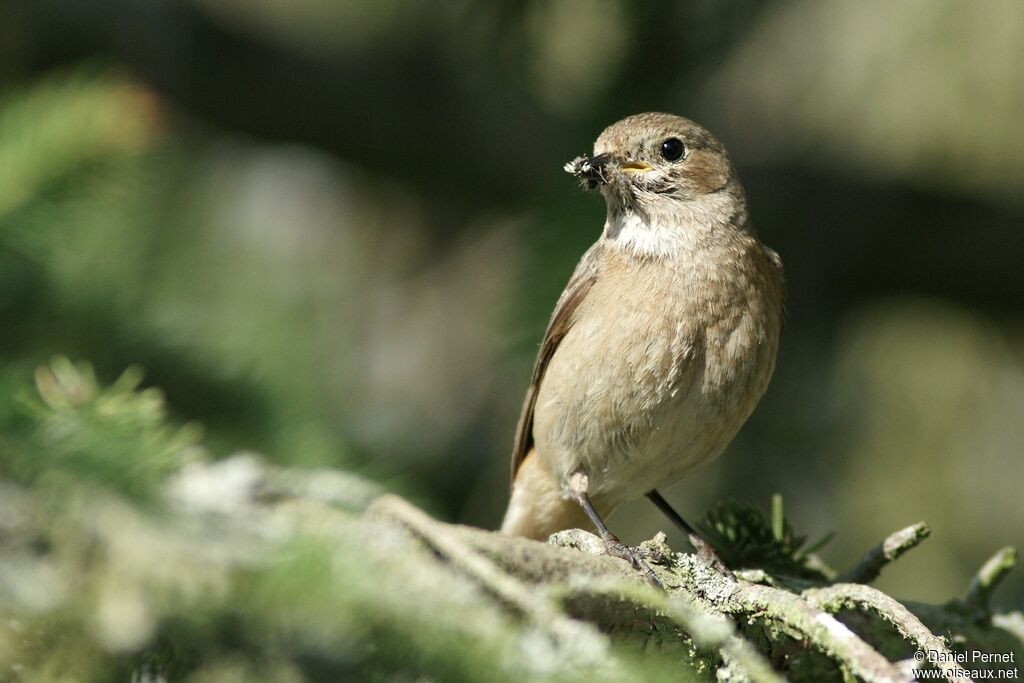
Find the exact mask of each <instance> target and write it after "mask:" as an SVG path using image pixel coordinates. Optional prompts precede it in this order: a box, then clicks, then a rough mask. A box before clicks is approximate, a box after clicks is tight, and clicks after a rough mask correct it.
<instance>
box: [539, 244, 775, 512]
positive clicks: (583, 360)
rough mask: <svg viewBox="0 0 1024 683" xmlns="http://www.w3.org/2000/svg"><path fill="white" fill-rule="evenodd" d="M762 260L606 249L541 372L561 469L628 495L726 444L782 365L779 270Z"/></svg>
mask: <svg viewBox="0 0 1024 683" xmlns="http://www.w3.org/2000/svg"><path fill="white" fill-rule="evenodd" d="M753 246H756V247H757V249H758V250H760V249H761V247H760V245H759V244H756V243H755V244H754V245H753ZM760 254H762V255H763V250H762V251H760ZM762 260H763V256H762V257H761V258H759V253H758V252H755V251H753V249H750V250H749V252H748V251H744V250H743V249H737V248H735V247H733V248H729V249H723V250H722V251H721V252H716V251H710V252H706V253H703V254H701V255H700V258H698V257H696V256H695V257H693V258H678V259H669V260H660V261H659V260H644V259H635V258H631V257H629V255H628V254H616V253H614V252H613V253H612V254H611V255H610V256H609V258H608V259H606V261H605V262H604V263H603V264H602V270H601V274H600V276H599V278H598V280H597V281H596V282H595V284H594V286H593V288H592V289H591V291H590V292H589V294H588V296H587V298H586V300H585V301H584V302H583V303H582V304H581V305H580V308H579V309H578V311H577V314H576V318H575V321H574V323H573V325H572V327H571V328H570V330H569V332H568V333H567V334H566V336H565V338H564V339H563V340H562V342H561V344H560V345H559V347H558V349H557V350H556V352H555V354H554V356H553V358H552V359H551V362H550V364H549V366H548V368H547V371H546V373H545V375H544V378H543V380H542V382H541V386H540V392H539V395H538V400H537V405H536V408H535V415H534V439H535V441H536V443H537V448H538V453H539V454H540V455H541V457H543V458H544V459H545V461H546V462H547V463H548V464H549V466H550V467H551V469H552V471H554V472H557V473H559V476H561V477H564V478H566V479H567V478H568V476H570V475H571V474H572V472H573V471H575V470H577V469H580V468H581V467H582V468H584V469H586V470H587V471H588V473H589V474H590V478H591V483H592V486H593V487H594V488H595V490H602V489H605V490H607V492H610V493H608V495H612V497H614V494H616V493H621V494H622V495H623V497H630V496H633V495H639V494H642V493H644V492H645V491H646V490H650V489H651V488H656V487H660V486H665V485H667V484H668V483H671V481H674V480H675V479H678V478H679V477H680V476H682V475H683V474H685V472H686V471H688V470H689V469H692V468H693V467H695V466H696V465H699V464H700V463H702V462H704V461H706V460H707V459H709V458H711V457H714V456H715V455H717V454H718V453H719V452H720V451H721V450H722V448H724V446H725V445H726V444H727V443H728V442H729V441H730V440H731V439H732V437H733V436H734V435H735V432H736V431H737V430H738V429H739V426H740V425H741V424H742V423H743V422H744V421H745V420H746V418H747V416H749V414H750V412H751V411H752V410H753V407H754V405H755V404H756V403H757V400H758V399H759V398H760V396H761V394H762V393H763V391H764V388H765V386H766V385H767V382H768V379H769V377H770V375H771V372H772V368H773V366H774V357H775V352H776V347H777V343H778V328H779V325H780V317H781V296H782V295H781V280H780V279H779V278H778V277H775V276H773V274H772V273H771V272H768V271H769V270H770V268H769V267H768V265H767V264H765V263H762V262H761V261H762ZM775 290H778V291H775ZM644 487H647V488H644Z"/></svg>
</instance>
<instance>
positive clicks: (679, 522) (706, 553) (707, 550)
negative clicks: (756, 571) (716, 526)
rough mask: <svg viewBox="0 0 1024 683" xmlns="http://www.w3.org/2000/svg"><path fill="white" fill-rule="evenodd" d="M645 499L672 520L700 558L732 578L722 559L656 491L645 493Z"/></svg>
mask: <svg viewBox="0 0 1024 683" xmlns="http://www.w3.org/2000/svg"><path fill="white" fill-rule="evenodd" d="M647 497H648V498H650V499H651V502H652V503H654V504H655V505H657V506H658V509H659V510H661V511H662V512H663V513H665V516H666V517H668V518H669V519H671V520H672V523H673V524H675V525H676V526H677V527H679V530H680V531H682V532H683V533H684V534H686V537H687V538H688V539H690V545H692V546H693V548H694V550H696V551H697V554H698V555H699V556H700V557H703V558H704V559H705V560H707V561H708V562H710V563H711V564H712V565H714V566H715V567H716V568H717V569H718V570H719V571H720V572H722V573H723V574H726V575H727V576H732V572H731V571H730V570H729V568H728V567H726V566H725V563H724V562H722V558H720V557H719V556H718V553H716V552H715V550H714V548H712V547H711V544H710V543H708V542H707V541H705V540H704V539H703V538H701V536H700V534H698V533H697V530H696V529H694V528H693V527H692V526H690V524H689V522H687V521H686V520H685V519H683V516H682V515H680V514H679V513H678V512H676V511H675V510H674V509H673V508H672V506H671V505H669V504H668V501H667V500H665V499H664V498H663V497H662V496H661V494H660V493H658V492H657V491H656V490H651V491H648V492H647Z"/></svg>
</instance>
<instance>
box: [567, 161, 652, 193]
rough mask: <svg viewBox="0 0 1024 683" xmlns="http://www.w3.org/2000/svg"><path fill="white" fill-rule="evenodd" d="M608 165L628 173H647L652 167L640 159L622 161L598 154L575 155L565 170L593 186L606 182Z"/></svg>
mask: <svg viewBox="0 0 1024 683" xmlns="http://www.w3.org/2000/svg"><path fill="white" fill-rule="evenodd" d="M609 166H613V167H615V168H617V169H618V170H620V171H622V172H623V173H628V174H639V173H647V172H648V171H651V170H653V169H654V167H653V166H651V165H650V164H645V163H644V162H642V161H629V160H626V161H622V160H620V159H618V158H616V157H614V156H612V155H611V154H598V155H595V156H592V157H576V158H575V159H573V160H572V161H570V162H569V163H568V164H566V165H565V170H566V171H567V172H568V173H572V174H573V175H575V176H576V177H577V178H581V179H582V180H585V181H587V184H588V186H589V187H591V188H593V187H594V186H595V185H597V184H598V183H607V182H608V173H607V170H608V167H609Z"/></svg>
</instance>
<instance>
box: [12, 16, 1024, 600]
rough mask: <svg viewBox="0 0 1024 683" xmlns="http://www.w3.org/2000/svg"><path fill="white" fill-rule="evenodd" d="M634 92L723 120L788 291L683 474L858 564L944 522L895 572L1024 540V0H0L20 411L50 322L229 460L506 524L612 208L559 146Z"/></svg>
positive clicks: (922, 579) (941, 584) (905, 573)
mask: <svg viewBox="0 0 1024 683" xmlns="http://www.w3.org/2000/svg"><path fill="white" fill-rule="evenodd" d="M646 110H661V111H669V112H674V113H679V114H683V115H686V116H688V117H690V118H693V119H696V120H697V121H700V122H701V123H703V124H704V125H705V126H707V127H708V128H709V129H711V130H712V131H713V132H714V133H716V135H717V136H718V137H719V138H721V139H722V140H723V142H724V143H725V144H726V146H727V147H728V149H729V150H730V151H731V154H732V156H733V159H734V161H735V162H736V164H737V166H738V167H739V170H740V174H741V177H742V178H743V180H744V183H745V185H746V187H747V189H748V193H749V197H750V203H751V209H752V214H753V217H754V221H755V225H756V227H757V229H758V231H759V233H760V235H761V237H762V239H763V240H764V241H765V242H766V243H767V244H769V245H771V246H772V247H774V248H775V249H777V250H778V251H779V252H780V254H781V255H782V258H783V260H784V262H785V264H786V270H787V278H788V282H789V292H790V294H789V300H788V319H787V324H786V329H785V333H784V338H783V344H782V351H781V356H780V358H779V363H778V369H777V371H776V375H775V378H774V380H773V382H772V385H771V387H770V388H769V390H768V393H767V395H766V396H765V398H764V400H763V401H762V403H761V405H760V407H759V408H758V410H757V412H756V413H755V415H754V416H753V418H752V419H751V421H750V422H749V424H748V425H747V426H746V427H745V428H744V429H743V431H742V432H741V434H740V436H739V437H738V439H737V440H736V442H735V443H734V444H733V445H732V446H731V447H730V449H729V451H728V452H727V454H726V455H725V456H724V457H723V458H721V459H720V460H719V461H717V462H715V463H713V464H712V465H710V466H708V467H706V468H705V469H703V470H702V471H700V472H699V473H697V474H695V475H694V476H693V477H691V478H690V479H688V480H686V481H684V482H682V483H680V484H679V485H677V486H676V487H674V488H672V489H670V490H669V491H668V492H667V497H668V498H669V499H670V500H671V501H672V502H673V503H675V504H676V506H677V507H678V508H679V509H680V511H681V512H682V513H683V514H684V515H685V516H688V517H690V518H692V519H697V518H699V517H700V516H701V515H702V514H703V512H704V510H706V509H707V508H708V507H709V506H711V505H712V504H713V503H714V502H715V501H716V500H718V499H721V498H725V497H730V498H737V499H740V500H744V501H748V502H751V503H754V504H756V505H759V506H761V507H763V508H767V506H768V502H769V497H770V495H771V494H772V493H773V492H780V493H782V494H783V495H784V497H785V500H786V505H787V511H788V514H789V516H790V517H791V520H792V522H793V524H794V526H795V527H796V529H797V530H798V531H801V532H804V533H806V534H808V535H809V536H811V537H812V538H813V537H818V536H821V535H822V534H824V533H826V532H828V531H835V532H836V537H835V539H834V541H833V542H832V544H831V545H830V546H828V547H826V549H825V550H824V551H823V555H824V557H825V558H826V559H827V560H829V561H830V562H832V563H833V564H835V565H837V566H839V567H845V566H847V565H848V564H849V563H851V562H852V561H854V560H855V559H856V558H857V557H858V556H859V555H860V554H861V553H862V552H863V551H865V550H866V549H867V548H869V547H870V546H872V545H874V544H875V543H877V542H878V541H880V540H881V539H882V538H883V537H884V536H885V535H887V534H888V533H890V532H892V531H894V530H896V529H898V528H901V527H903V526H906V525H908V524H910V523H912V522H916V521H919V520H925V521H927V522H929V523H930V524H931V526H932V528H933V530H934V533H933V538H932V539H931V540H929V541H928V542H926V543H925V544H924V545H923V546H922V547H921V548H920V549H919V550H915V551H914V553H912V554H911V555H910V556H908V557H907V558H906V559H904V560H902V561H901V562H900V563H898V564H897V565H896V566H894V567H893V568H891V569H890V570H888V571H887V573H886V574H884V575H883V577H882V580H881V581H880V582H879V585H880V587H881V588H882V589H884V590H887V591H889V592H892V593H894V594H895V595H897V596H898V597H902V598H908V599H916V600H926V601H932V602H937V601H944V600H946V599H948V598H949V597H951V596H952V595H954V594H961V593H962V592H963V590H964V587H965V586H966V583H967V581H968V580H969V578H970V576H971V574H972V573H973V572H974V570H975V569H976V568H977V567H978V566H979V565H980V564H981V563H982V562H983V561H984V560H985V559H986V558H987V557H988V556H989V555H990V554H991V552H993V551H994V550H995V549H996V548H997V547H998V546H1001V545H1006V544H1014V545H1017V546H1021V545H1022V542H1024V505H1022V504H1021V489H1022V486H1024V457H1022V447H1024V343H1022V342H1024V317H1022V309H1021V301H1022V300H1024V277H1022V270H1021V255H1022V254H1024V229H1022V227H1024V128H1022V125H1021V124H1022V121H1024V5H1022V4H1021V3H1019V2H1017V1H1016V0H989V1H988V2H985V3H972V2H967V1H966V0H962V1H961V0H901V1H900V2H896V3H893V2H889V1H888V0H864V1H862V2H856V3H855V2H838V1H837V2H818V1H816V0H782V1H779V2H762V1H757V0H745V1H743V0H741V1H736V2H730V3H722V2H714V1H712V0H703V1H697V2H686V3H676V4H660V3H627V2H625V1H624V0H623V1H618V2H617V1H614V0H560V1H539V0H537V1H532V2H508V1H487V0H478V1H474V0H462V1H458V2H450V3H429V2H423V1H414V0H381V1H375V2H369V1H367V2H347V3H335V2H329V1H327V0H258V1H255V0H249V1H246V2H243V1H242V0H96V1H95V2H91V3H81V2H79V1H78V0H4V1H3V2H0V358H2V369H0V389H2V392H0V394H2V396H3V398H0V403H2V405H0V413H2V414H0V417H3V416H4V415H6V414H8V413H9V412H10V411H13V410H15V409H16V407H15V405H14V403H15V402H14V399H12V398H11V395H12V394H13V393H14V388H15V387H21V386H24V385H25V384H27V383H29V382H30V381H31V375H32V371H33V369H34V368H35V367H37V366H38V365H40V364H42V363H44V362H46V361H47V360H49V359H50V358H51V357H52V356H53V355H55V354H58V353H59V354H67V355H68V356H70V357H72V358H75V359H81V360H87V361H89V362H91V363H92V364H93V365H94V366H95V367H96V369H97V372H98V374H99V375H100V377H101V378H102V379H103V380H105V381H110V380H113V379H114V378H115V377H117V376H118V375H119V374H120V373H121V372H122V371H123V370H124V369H125V368H126V367H127V366H130V365H136V364H137V365H140V366H141V367H143V368H144V369H145V373H146V383H147V384H148V385H152V386H159V387H161V388H163V390H164V391H165V392H166V395H167V398H168V401H169V405H170V408H171V410H172V412H173V415H174V417H175V419H176V420H178V421H180V422H197V423H199V424H201V425H202V426H203V429H204V432H205V438H206V441H207V443H209V444H212V447H213V450H214V451H215V452H216V453H217V454H219V455H222V456H223V455H228V454H230V453H232V452H235V451H238V450H243V449H251V450H255V451H258V452H260V453H263V454H265V456H266V457H267V458H270V459H272V460H274V461H276V462H280V463H282V464H287V465H293V466H302V467H306V466H325V465H326V466H333V467H339V468H344V469H347V470H350V471H354V472H358V473H361V474H364V475H366V476H369V477H371V478H373V479H375V480H377V481H379V482H382V483H383V484H384V485H385V486H386V487H387V488H389V489H391V490H394V491H398V492H400V493H402V494H404V495H406V496H408V497H410V498H411V499H412V500H414V501H415V502H417V503H418V504H420V505H422V506H424V507H425V508H426V509H428V510H429V511H430V512H431V513H433V514H435V515H437V516H439V517H440V518H442V519H446V520H452V521H460V522H465V523H469V524H474V525H480V526H485V527H492V528H493V527H494V526H496V525H497V524H498V522H499V520H500V516H501V513H502V511H503V506H504V503H505V497H506V492H507V477H508V464H509V463H508V458H509V455H508V454H509V451H510V449H511V441H512V435H513V431H514V428H515V423H516V420H517V417H518V412H519V407H520V401H521V399H522V395H523V392H524V391H525V388H526V386H527V383H528V378H529V371H530V367H531V365H532V362H533V357H534V353H535V351H536V348H537V344H538V342H539V340H540V337H541V334H542V332H543V328H544V325H545V323H546V320H547V317H548V315H549V314H550V312H551V310H552V307H553V305H554V301H555V299H556V298H557V296H558V294H559V292H560V291H561V289H562V287H563V285H564V283H565V281H566V280H567V278H568V276H569V274H570V273H571V271H572V268H573V267H574V265H575V263H576V261H577V259H578V258H579V256H580V255H581V254H582V252H583V251H584V250H585V249H586V247H587V246H588V245H589V244H590V243H591V242H593V241H594V240H595V239H596V238H597V236H598V235H599V232H600V229H601V223H602V220H603V215H604V207H603V203H602V201H601V199H600V198H599V197H598V196H596V195H589V194H587V193H585V192H583V191H582V190H580V189H579V188H578V186H577V183H576V182H575V181H574V180H573V179H572V178H570V177H569V176H567V175H566V174H564V173H563V172H562V170H561V165H562V163H564V162H565V161H567V160H569V159H570V158H572V157H574V156H575V155H577V154H579V153H582V152H584V151H586V150H587V149H589V147H590V146H591V144H592V142H593V140H594V138H595V137H596V136H597V134H598V133H600V131H601V130H602V128H604V126H606V125H608V124H609V123H612V122H613V121H615V120H617V119H619V118H621V117H623V116H625V115H628V114H632V113H636V112H640V111H646ZM0 423H2V421H0ZM612 521H613V528H614V529H616V530H617V531H618V532H619V533H620V534H621V535H622V536H623V537H624V538H625V539H627V540H629V541H632V542H638V541H639V540H641V539H643V538H648V537H650V536H651V535H652V534H653V533H654V531H656V530H657V529H659V528H666V527H667V522H666V521H665V520H663V519H662V518H661V517H660V516H659V515H658V513H657V512H656V511H655V510H654V509H653V508H652V507H651V506H649V504H646V503H645V502H637V503H634V504H630V505H627V506H626V507H625V508H623V509H621V510H620V512H619V513H618V514H617V515H616V516H615V517H614V518H613V520H612ZM670 540H671V541H672V542H673V544H674V545H675V547H676V548H680V549H682V548H684V547H685V544H684V542H683V540H682V539H681V538H680V537H679V536H677V535H672V536H671V537H670ZM997 603H999V604H1002V605H1004V606H1014V607H1020V606H1022V605H1024V573H1021V572H1019V571H1018V572H1016V574H1015V575H1011V577H1010V579H1009V581H1008V585H1007V587H1005V588H1004V589H1002V590H1001V592H1000V593H999V594H998V596H997Z"/></svg>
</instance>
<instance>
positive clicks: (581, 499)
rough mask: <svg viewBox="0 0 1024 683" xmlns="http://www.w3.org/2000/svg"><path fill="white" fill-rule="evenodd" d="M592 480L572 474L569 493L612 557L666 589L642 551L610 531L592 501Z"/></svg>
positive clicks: (580, 474) (581, 474) (583, 475)
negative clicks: (642, 554)
mask: <svg viewBox="0 0 1024 683" xmlns="http://www.w3.org/2000/svg"><path fill="white" fill-rule="evenodd" d="M589 488H590V480H589V479H588V477H587V475H585V474H583V473H582V472H577V473H576V474H574V475H572V477H570V479H569V493H570V494H571V495H572V497H573V499H574V500H575V501H576V502H577V503H579V504H580V507H582V508H583V511H584V512H585V513H587V517H589V518H590V521H591V522H593V523H594V526H595V527H597V532H598V534H600V535H601V540H602V541H604V547H605V549H606V550H607V551H608V554H609V555H611V556H612V557H618V558H621V559H623V560H627V561H628V562H629V563H630V564H631V565H633V567H634V568H635V569H638V570H639V571H641V572H643V574H644V577H645V578H646V579H647V583H649V584H651V585H652V586H654V587H655V588H660V589H662V590H664V588H665V587H664V586H663V585H662V583H661V580H659V579H658V577H657V575H655V573H654V570H653V569H651V567H650V566H649V565H648V564H647V563H646V562H644V560H643V558H642V557H640V553H639V552H638V551H637V549H636V548H631V547H629V546H628V545H626V544H625V543H623V542H622V541H620V540H619V539H618V538H617V537H616V536H615V534H613V533H612V532H610V531H608V527H607V526H605V523H604V520H603V519H601V515H599V514H598V513H597V510H595V509H594V506H593V504H592V503H591V502H590V494H589Z"/></svg>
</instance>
